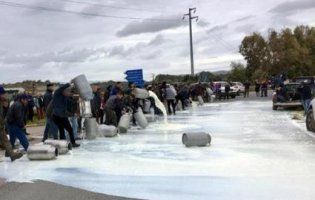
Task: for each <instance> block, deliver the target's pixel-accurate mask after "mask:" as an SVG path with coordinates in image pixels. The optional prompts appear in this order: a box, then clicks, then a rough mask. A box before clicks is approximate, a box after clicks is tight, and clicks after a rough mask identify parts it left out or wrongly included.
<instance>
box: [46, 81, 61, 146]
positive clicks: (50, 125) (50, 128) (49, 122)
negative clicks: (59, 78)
mask: <svg viewBox="0 0 315 200" xmlns="http://www.w3.org/2000/svg"><path fill="white" fill-rule="evenodd" d="M53 92H54V84H52V83H48V84H47V86H46V92H45V94H44V97H43V109H44V111H45V113H46V127H45V130H44V135H43V142H44V141H45V140H46V139H47V138H48V137H49V133H50V134H51V135H52V136H53V138H54V139H58V127H57V125H56V124H55V122H54V121H53V118H52V117H53V103H52V99H53Z"/></svg>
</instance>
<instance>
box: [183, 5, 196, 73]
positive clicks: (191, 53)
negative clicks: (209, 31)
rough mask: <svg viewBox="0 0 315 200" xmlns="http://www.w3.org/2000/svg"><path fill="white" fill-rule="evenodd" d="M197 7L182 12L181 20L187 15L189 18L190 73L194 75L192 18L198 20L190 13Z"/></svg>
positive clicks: (194, 11)
mask: <svg viewBox="0 0 315 200" xmlns="http://www.w3.org/2000/svg"><path fill="white" fill-rule="evenodd" d="M196 11H197V9H196V8H189V13H187V14H184V16H183V20H184V19H185V18H186V16H188V18H189V35H190V65H191V75H192V76H194V75H195V71H194V70H195V69H194V48H193V36H192V23H191V21H192V20H194V19H195V20H196V22H197V21H198V19H199V17H198V16H192V13H196Z"/></svg>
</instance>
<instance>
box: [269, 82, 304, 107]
mask: <svg viewBox="0 0 315 200" xmlns="http://www.w3.org/2000/svg"><path fill="white" fill-rule="evenodd" d="M300 86H301V84H300V83H296V82H292V83H287V84H284V85H283V87H282V88H281V91H279V90H278V89H277V90H276V91H275V92H274V93H273V96H272V109H273V110H278V108H297V107H300V108H303V105H302V103H301V98H300V94H299V93H298V88H299V87H300Z"/></svg>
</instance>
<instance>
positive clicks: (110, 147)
mask: <svg viewBox="0 0 315 200" xmlns="http://www.w3.org/2000/svg"><path fill="white" fill-rule="evenodd" d="M168 121H169V123H168V124H164V121H163V119H162V118H161V120H160V121H158V122H156V123H151V124H150V125H149V127H148V128H147V129H145V130H141V129H137V128H135V127H133V128H132V129H131V130H130V131H129V133H128V134H127V135H120V136H119V137H116V138H110V139H108V138H100V139H97V140H94V141H85V142H84V143H83V145H82V146H81V147H80V148H79V149H76V150H75V151H73V152H72V153H71V154H69V155H66V156H59V157H58V159H57V160H55V161H47V162H30V161H28V160H27V158H23V159H21V160H18V161H16V162H14V163H11V162H2V163H0V177H5V178H7V179H8V180H9V181H32V180H36V179H41V180H47V181H52V182H56V183H59V184H63V185H69V186H74V187H78V188H82V189H86V190H90V191H94V192H100V193H106V194H111V195H118V196H125V197H135V198H142V199H153V200H155V199H156V200H159V199H161V200H164V199H165V200H166V199H167V200H168V199H178V200H179V199H264V200H265V199H314V198H315V190H314V189H313V185H315V177H314V174H315V173H314V169H315V156H314V152H315V145H314V144H315V143H314V138H312V137H310V136H309V135H308V134H307V133H306V131H305V130H303V129H301V128H299V127H297V126H296V125H294V123H293V122H292V120H291V119H290V117H289V114H288V113H287V112H285V111H279V112H276V111H272V109H271V103H270V102H265V101H262V102H259V101H249V102H232V103H222V104H217V103H213V104H206V105H205V106H203V107H194V108H193V109H191V110H190V111H184V112H179V113H178V114H177V115H176V116H170V117H169V118H168ZM188 131H206V132H209V133H210V134H211V136H212V139H213V140H212V145H211V146H210V147H205V148H186V147H184V146H183V145H182V143H181V136H182V133H184V132H188Z"/></svg>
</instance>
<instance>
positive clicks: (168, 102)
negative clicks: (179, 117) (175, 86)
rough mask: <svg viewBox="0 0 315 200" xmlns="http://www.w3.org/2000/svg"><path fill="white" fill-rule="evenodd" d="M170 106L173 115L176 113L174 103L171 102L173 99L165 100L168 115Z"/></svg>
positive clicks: (173, 101) (170, 112)
mask: <svg viewBox="0 0 315 200" xmlns="http://www.w3.org/2000/svg"><path fill="white" fill-rule="evenodd" d="M171 106H172V109H173V112H174V114H175V111H176V101H175V100H173V99H168V100H167V108H168V113H169V114H172V110H171Z"/></svg>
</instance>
